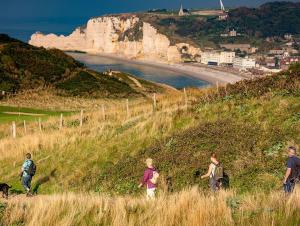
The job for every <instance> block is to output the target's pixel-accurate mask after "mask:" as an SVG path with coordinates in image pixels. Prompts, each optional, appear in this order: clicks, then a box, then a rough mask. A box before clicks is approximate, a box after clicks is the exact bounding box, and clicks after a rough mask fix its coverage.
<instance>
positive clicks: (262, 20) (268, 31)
mask: <svg viewBox="0 0 300 226" xmlns="http://www.w3.org/2000/svg"><path fill="white" fill-rule="evenodd" d="M177 13H178V12H175V15H171V14H169V13H160V14H158V13H146V14H140V17H141V18H142V20H143V21H146V22H149V23H151V24H152V25H153V26H154V27H156V28H157V29H158V30H159V31H160V32H161V33H163V34H165V35H167V36H168V37H169V38H170V39H171V41H172V42H173V43H176V42H185V43H191V44H194V45H197V46H200V47H214V48H216V47H218V45H219V44H223V43H250V44H253V45H255V46H258V47H261V49H264V48H266V46H270V43H268V42H265V38H266V37H272V36H281V37H282V36H283V35H285V34H286V33H291V34H294V35H299V34H300V27H299V26H298V24H299V23H300V19H299V18H300V4H299V3H293V2H270V3H266V4H263V5H261V6H260V7H258V8H247V7H239V8H235V9H230V10H229V18H228V19H227V20H224V21H220V20H218V17H217V16H209V17H207V16H196V15H190V16H184V17H179V16H178V15H177ZM233 28H234V29H235V30H236V31H237V32H238V33H241V34H242V36H240V37H235V38H222V37H220V35H221V34H223V33H226V32H228V31H229V30H232V29H233ZM270 48H272V46H270Z"/></svg>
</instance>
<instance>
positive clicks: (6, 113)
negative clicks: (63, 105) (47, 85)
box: [0, 106, 71, 124]
mask: <svg viewBox="0 0 300 226" xmlns="http://www.w3.org/2000/svg"><path fill="white" fill-rule="evenodd" d="M60 114H64V115H70V114H71V112H66V111H49V110H48V111H47V110H39V109H32V108H23V107H11V106H0V124H2V123H8V122H12V121H15V122H23V121H24V120H26V121H34V120H38V119H39V118H41V119H43V120H46V119H47V118H49V117H51V116H60Z"/></svg>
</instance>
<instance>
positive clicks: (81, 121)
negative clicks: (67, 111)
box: [80, 110, 83, 127]
mask: <svg viewBox="0 0 300 226" xmlns="http://www.w3.org/2000/svg"><path fill="white" fill-rule="evenodd" d="M82 125H83V110H81V112H80V127H82Z"/></svg>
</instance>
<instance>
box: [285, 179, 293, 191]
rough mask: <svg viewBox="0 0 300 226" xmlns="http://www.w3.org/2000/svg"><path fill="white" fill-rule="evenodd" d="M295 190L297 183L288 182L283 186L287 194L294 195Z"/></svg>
mask: <svg viewBox="0 0 300 226" xmlns="http://www.w3.org/2000/svg"><path fill="white" fill-rule="evenodd" d="M294 188H295V183H294V182H292V181H290V180H288V181H287V182H286V183H285V184H284V185H283V190H284V192H285V193H292V192H293V190H294Z"/></svg>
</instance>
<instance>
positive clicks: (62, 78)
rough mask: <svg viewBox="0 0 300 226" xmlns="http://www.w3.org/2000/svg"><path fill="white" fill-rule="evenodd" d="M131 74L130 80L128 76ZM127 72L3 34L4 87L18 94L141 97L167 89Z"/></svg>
mask: <svg viewBox="0 0 300 226" xmlns="http://www.w3.org/2000/svg"><path fill="white" fill-rule="evenodd" d="M125 77H127V79H125ZM130 77H133V76H131V75H128V74H123V73H113V75H111V76H109V75H105V74H102V73H98V72H95V71H92V70H88V69H87V68H86V67H85V66H84V65H83V64H81V63H79V62H77V61H76V60H74V59H73V58H72V57H70V56H68V55H66V54H65V53H64V52H62V51H60V50H57V49H50V50H46V49H44V48H37V47H34V46H31V45H29V44H26V43H23V42H21V41H18V40H15V39H12V38H10V37H9V36H7V35H4V34H0V90H3V91H6V92H10V93H18V92H21V91H26V90H30V89H49V90H50V89H51V90H55V91H56V93H58V94H60V95H65V96H82V97H95V98H100V97H141V96H144V95H147V94H148V93H152V92H164V91H165V90H166V88H163V87H161V86H159V85H155V84H153V83H150V82H146V81H144V80H141V79H138V78H135V79H136V80H137V81H139V82H140V83H146V86H144V87H142V88H143V89H141V88H140V87H137V85H136V83H135V82H134V81H133V80H132V79H129V78H130Z"/></svg>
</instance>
